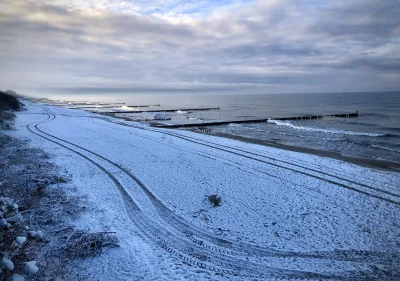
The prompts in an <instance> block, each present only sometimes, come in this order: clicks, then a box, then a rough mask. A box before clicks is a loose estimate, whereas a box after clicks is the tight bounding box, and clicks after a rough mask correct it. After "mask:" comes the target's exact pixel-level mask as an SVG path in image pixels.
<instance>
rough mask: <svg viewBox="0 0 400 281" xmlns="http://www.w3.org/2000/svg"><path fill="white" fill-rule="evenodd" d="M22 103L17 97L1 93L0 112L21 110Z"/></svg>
mask: <svg viewBox="0 0 400 281" xmlns="http://www.w3.org/2000/svg"><path fill="white" fill-rule="evenodd" d="M20 109H21V103H20V102H19V101H18V99H17V98H16V97H13V96H11V95H9V94H7V93H4V92H2V91H0V110H20Z"/></svg>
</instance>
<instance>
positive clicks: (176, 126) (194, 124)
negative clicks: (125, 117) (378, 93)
mask: <svg viewBox="0 0 400 281" xmlns="http://www.w3.org/2000/svg"><path fill="white" fill-rule="evenodd" d="M324 117H344V118H348V117H358V111H356V112H355V113H339V114H328V115H305V116H293V117H276V118H263V119H251V120H233V121H213V122H204V123H191V124H190V123H189V124H173V125H163V124H157V125H155V126H157V127H160V128H171V129H172V128H181V127H207V126H219V125H227V124H243V123H264V122H267V121H268V120H280V121H289V120H308V119H321V118H324Z"/></svg>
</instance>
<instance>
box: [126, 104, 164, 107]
mask: <svg viewBox="0 0 400 281" xmlns="http://www.w3.org/2000/svg"><path fill="white" fill-rule="evenodd" d="M150 106H161V104H149V105H127V106H126V107H150Z"/></svg>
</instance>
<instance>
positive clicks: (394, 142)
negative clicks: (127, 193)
mask: <svg viewBox="0 0 400 281" xmlns="http://www.w3.org/2000/svg"><path fill="white" fill-rule="evenodd" d="M53 98H55V97H53ZM81 98H82V96H81ZM66 99H69V100H71V99H74V98H71V97H69V98H66ZM85 99H86V100H96V101H102V102H125V103H126V105H147V104H152V105H155V104H160V106H152V107H149V108H143V110H148V109H167V108H168V109H171V108H172V109H182V108H184V109H188V108H199V107H200V108H202V107H218V106H219V107H220V109H219V110H211V111H192V112H191V111H183V112H182V111H180V112H179V111H178V112H172V113H151V114H150V113H144V114H128V115H126V116H129V117H131V118H133V119H135V118H136V119H144V118H172V120H171V121H168V122H169V123H197V122H205V121H210V120H242V119H255V118H274V117H288V116H297V115H299V116H301V115H307V114H318V115H320V114H321V115H325V114H332V113H351V112H355V111H356V110H358V111H359V117H357V118H335V117H329V118H323V119H317V120H298V121H274V120H269V121H268V122H265V123H256V124H230V125H224V126H214V127H212V128H210V129H212V130H213V131H217V132H223V133H229V134H233V135H239V136H245V137H250V138H256V139H261V140H268V141H275V142H278V143H281V144H287V145H293V146H298V147H307V148H314V149H319V150H326V151H334V152H338V153H341V154H342V155H346V156H352V157H359V158H373V159H383V160H390V161H394V162H400V92H391V93H385V92H382V93H332V94H276V95H252V94H242V95H209V94H179V95H173V94H162V95H155V94H146V95H134V94H132V95H130V94H125V95H97V96H93V95H91V96H85ZM74 100H77V99H76V98H75V99H74ZM120 115H124V114H120Z"/></svg>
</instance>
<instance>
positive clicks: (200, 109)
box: [104, 107, 219, 114]
mask: <svg viewBox="0 0 400 281" xmlns="http://www.w3.org/2000/svg"><path fill="white" fill-rule="evenodd" d="M217 109H219V107H208V108H184V109H159V110H135V111H108V112H104V113H105V114H117V113H146V112H148V113H157V112H177V111H206V110H217Z"/></svg>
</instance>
